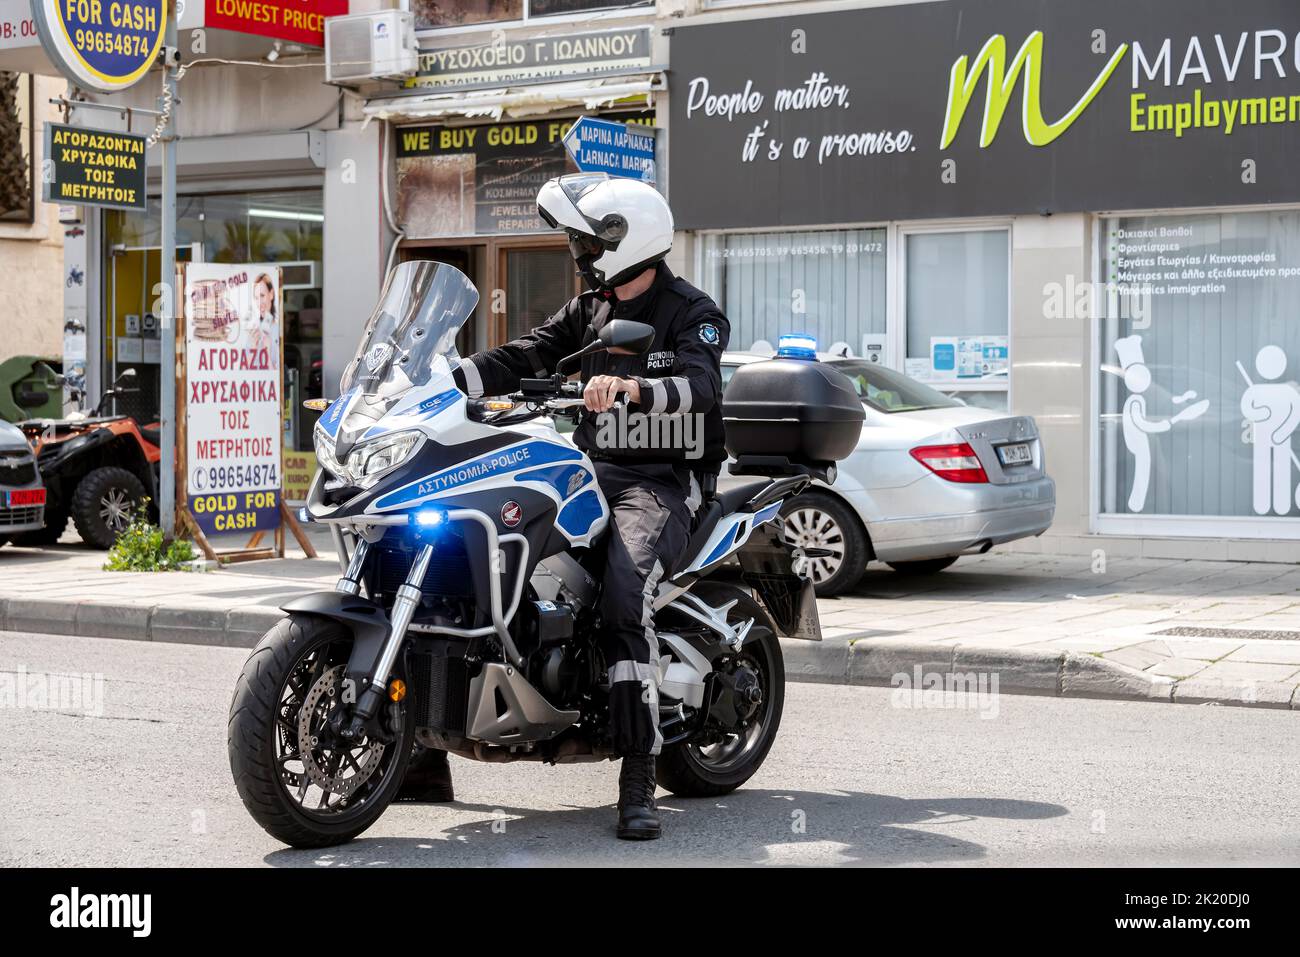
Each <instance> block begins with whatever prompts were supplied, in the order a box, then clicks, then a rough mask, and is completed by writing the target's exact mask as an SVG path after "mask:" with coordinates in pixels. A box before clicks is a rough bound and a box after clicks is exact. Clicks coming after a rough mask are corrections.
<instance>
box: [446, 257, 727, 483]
mask: <svg viewBox="0 0 1300 957" xmlns="http://www.w3.org/2000/svg"><path fill="white" fill-rule="evenodd" d="M611 319H634V320H636V321H638V322H645V323H649V324H650V325H652V326H654V328H655V338H654V343H653V344H652V345H651V347H650V350H649V352H647V353H645V354H644V355H640V356H623V355H611V354H610V353H607V352H596V353H593V354H592V355H589V356H585V357H584V358H583V359H582V368H581V371H582V381H583V382H587V381H588V380H590V379H591V378H592V377H593V376H598V375H616V376H621V377H622V378H625V379H634V380H636V383H637V385H638V386H639V387H640V391H641V401H640V403H639V404H638V403H632V404H629V405H628V407H627V409H626V413H624V412H618V411H615V412H607V413H602V414H601V415H594V414H592V413H589V412H588V413H584V414H583V416H582V421H581V422H580V423H579V425H578V430H577V432H576V433H575V434H574V442H575V443H576V444H577V446H578V447H579V448H581V449H583V450H584V451H585V452H587V453H588V454H589V455H590V456H591V457H592V458H593V459H597V460H611V461H618V462H622V463H624V464H629V465H632V464H636V463H638V462H654V463H672V464H674V465H686V466H688V467H689V468H690V469H692V470H694V471H702V472H710V473H715V474H716V473H717V471H718V468H719V465H720V463H721V462H722V461H723V460H724V459H726V457H727V453H726V450H725V449H724V448H723V432H722V371H721V357H722V352H723V350H724V349H726V348H727V340H728V338H729V335H730V331H731V328H730V325H729V324H728V323H727V319H726V317H725V316H723V315H722V312H721V311H720V310H719V309H718V307H717V304H716V303H714V301H713V300H712V299H710V298H709V297H708V296H707V295H705V294H704V293H702V292H700V290H698V289H696V288H695V287H694V286H692V285H691V284H690V283H688V282H687V281H686V280H684V279H681V278H678V277H676V276H674V275H673V274H672V272H671V270H669V269H668V267H667V266H665V265H664V264H663V263H659V265H658V266H657V267H656V273H655V279H654V283H653V284H652V285H651V286H650V288H649V289H647V290H646V291H645V292H644V293H642V294H641V295H640V296H637V297H636V298H635V299H632V300H630V301H628V302H618V301H616V300H614V299H613V298H607V297H606V296H604V295H602V294H600V293H594V292H585V293H583V294H582V295H580V296H578V297H576V298H574V299H571V300H569V302H568V303H567V304H566V305H565V306H564V308H563V309H561V310H560V311H559V312H557V313H556V314H555V315H553V316H552V317H551V318H550V319H548V320H546V322H544V323H543V324H542V325H540V326H538V327H537V328H536V329H534V330H533V331H532V332H530V333H528V334H527V335H525V336H521V337H520V338H519V339H516V340H515V341H514V342H508V343H506V344H505V345H502V346H498V347H497V348H495V349H489V350H488V351H487V352H480V353H477V354H476V355H473V356H470V357H469V358H468V359H467V360H465V362H464V363H463V364H462V366H461V368H460V369H458V370H457V371H456V382H457V385H459V386H460V387H461V388H462V389H464V390H465V391H466V393H468V394H469V395H470V397H471V398H474V397H478V396H481V395H503V394H505V393H507V392H513V391H514V390H515V389H517V388H518V387H519V380H520V379H521V378H541V377H543V376H547V375H550V374H551V373H553V372H554V371H555V367H556V366H557V365H558V364H559V362H560V360H561V359H563V358H564V357H565V356H569V355H572V354H573V353H575V352H577V351H578V350H579V349H581V348H582V347H583V346H584V345H586V344H587V343H589V342H591V340H592V339H594V338H595V336H596V332H597V331H598V330H599V329H600V328H601V327H602V326H604V324H605V323H607V322H609V321H610V320H611ZM633 413H641V415H634V414H633ZM676 413H684V414H683V415H676ZM686 419H690V420H692V421H690V422H686V421H684V420H686Z"/></svg>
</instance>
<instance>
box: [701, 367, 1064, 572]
mask: <svg viewBox="0 0 1300 957" xmlns="http://www.w3.org/2000/svg"><path fill="white" fill-rule="evenodd" d="M765 358H767V357H766V356H761V355H753V354H749V353H727V354H726V355H724V356H723V359H722V363H723V366H722V374H723V380H724V383H725V382H728V381H730V378H731V375H732V374H733V373H734V372H735V370H736V369H737V368H738V367H739V366H741V365H743V364H745V363H749V362H759V361H762V360H763V359H765ZM821 361H824V362H827V363H828V364H830V365H831V366H832V367H833V368H836V369H838V370H839V371H840V372H843V373H844V374H845V375H847V376H848V377H849V378H850V379H851V380H852V381H853V383H854V385H855V387H856V388H857V390H858V395H859V396H860V397H861V399H862V405H863V408H864V410H865V412H866V421H865V422H864V423H863V427H862V438H861V439H860V440H859V442H858V447H857V449H855V450H854V452H853V453H852V454H851V455H850V456H849V457H848V458H847V459H845V460H844V461H842V462H841V463H840V464H839V474H838V476H837V477H836V479H835V483H834V485H823V484H821V483H818V484H817V485H816V486H815V487H814V488H813V489H812V490H810V491H808V492H806V493H804V494H803V495H799V496H797V497H796V498H794V499H792V500H791V501H790V502H788V503H787V504H786V506H785V508H784V509H783V513H784V515H785V523H786V524H785V534H786V538H787V539H789V540H790V541H791V542H792V543H794V544H796V545H799V546H802V547H804V548H808V549H814V550H815V551H814V553H813V554H814V557H812V558H810V559H809V571H810V573H811V574H812V577H813V581H814V583H815V585H816V587H817V593H818V594H819V595H837V594H840V593H842V592H844V591H847V590H849V589H851V588H852V587H853V586H854V585H856V584H857V582H858V580H859V579H860V578H861V577H862V573H863V571H864V570H865V569H866V566H867V563H868V562H870V561H872V560H875V561H881V562H884V563H885V564H887V565H889V567H890V568H893V569H895V570H896V571H898V572H902V573H909V574H932V573H934V572H938V571H941V570H943V569H944V568H947V567H948V566H949V565H951V564H952V563H953V562H955V561H956V560H957V558H958V557H959V556H961V555H967V554H978V553H982V552H986V551H988V550H989V549H990V548H992V547H993V546H994V545H1000V544H1002V543H1004V542H1009V541H1012V540H1014V539H1017V538H1026V537H1028V536H1032V535H1041V534H1042V533H1043V532H1045V531H1046V530H1047V528H1048V526H1050V525H1051V524H1052V516H1053V513H1054V512H1055V510H1056V483H1054V482H1053V481H1052V479H1051V478H1049V477H1048V475H1047V472H1046V469H1045V468H1044V462H1043V446H1042V443H1041V442H1040V441H1039V437H1038V427H1037V425H1036V424H1035V422H1034V420H1033V419H1032V418H1030V417H1028V416H1016V415H1007V414H1006V413H1000V412H991V411H989V410H987V409H978V408H973V407H970V406H966V405H964V404H962V403H961V402H959V401H957V400H956V399H952V398H949V397H948V396H945V395H944V394H943V393H941V392H938V391H936V390H935V389H932V388H930V387H929V386H927V385H924V384H923V383H920V382H917V381H916V380H915V379H909V378H908V377H907V376H905V375H902V374H901V373H899V372H895V371H893V370H892V369H887V368H885V367H883V366H880V365H878V364H876V363H872V362H869V361H867V360H864V359H852V358H839V357H835V356H823V357H821ZM724 388H725V385H724ZM733 481H739V479H729V478H727V477H726V476H725V475H724V477H723V478H722V480H721V484H723V485H724V486H725V484H726V483H728V482H733Z"/></svg>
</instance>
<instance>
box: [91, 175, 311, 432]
mask: <svg viewBox="0 0 1300 957" xmlns="http://www.w3.org/2000/svg"><path fill="white" fill-rule="evenodd" d="M160 222H161V219H160V211H159V207H158V200H157V199H151V200H150V201H149V208H148V210H147V211H146V212H145V213H125V212H120V211H108V212H106V214H105V245H106V248H107V257H106V267H105V290H104V307H103V310H102V314H103V316H104V320H103V348H102V350H101V354H102V356H103V380H102V381H104V382H111V381H113V379H114V378H116V377H117V376H118V375H120V374H121V373H122V371H123V370H124V369H126V368H134V369H136V370H137V375H138V376H139V379H138V382H139V383H140V384H141V386H142V388H141V392H140V393H139V394H138V395H136V396H135V397H134V398H133V399H132V400H131V401H132V402H133V404H131V405H130V406H129V407H127V406H124V407H123V408H121V409H120V410H119V411H121V412H125V413H130V414H132V415H135V416H137V417H138V418H141V419H146V420H153V419H155V418H156V417H157V415H158V399H157V396H158V391H157V389H158V387H157V382H158V363H159V360H160V342H159V338H158V337H159V327H158V319H157V316H156V315H155V314H154V312H155V310H154V307H153V301H154V293H153V289H154V286H155V283H157V282H158V281H159V278H160V277H159V267H160V263H161V255H160V251H161V237H160V235H159V223H160ZM324 228H325V216H324V206H323V195H322V193H321V191H320V190H318V189H317V190H284V191H275V192H269V191H268V192H258V193H219V194H206V195H197V196H180V197H178V199H177V224H176V240H177V260H178V261H179V262H190V261H202V262H225V263H239V262H247V263H277V264H279V265H280V266H281V269H282V271H283V275H284V279H283V285H282V290H283V298H284V316H283V326H282V336H283V343H284V402H285V437H284V438H285V446H286V448H289V449H296V450H300V451H306V450H310V449H311V447H312V434H311V433H312V427H313V426H314V425H315V420H316V418H317V416H318V415H319V413H315V412H311V411H309V410H307V409H304V408H303V407H302V400H303V399H310V398H319V397H320V396H321V395H322V385H323V383H322V368H323V367H322V360H323V353H322V331H323V320H324V312H323V309H324V297H323V295H322V283H323V275H324V273H323V269H322V259H323V251H324Z"/></svg>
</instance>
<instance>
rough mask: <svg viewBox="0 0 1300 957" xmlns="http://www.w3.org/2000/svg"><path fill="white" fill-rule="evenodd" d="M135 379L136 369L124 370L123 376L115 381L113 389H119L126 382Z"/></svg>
mask: <svg viewBox="0 0 1300 957" xmlns="http://www.w3.org/2000/svg"><path fill="white" fill-rule="evenodd" d="M134 378H135V370H134V369H123V370H122V374H121V375H119V376H118V377H117V378H116V379H114V380H113V388H117V387H118V386H119V385H121V384H122V383H124V382H130V381H131V380H132V379H134Z"/></svg>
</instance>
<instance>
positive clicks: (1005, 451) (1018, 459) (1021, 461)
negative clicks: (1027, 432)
mask: <svg viewBox="0 0 1300 957" xmlns="http://www.w3.org/2000/svg"><path fill="white" fill-rule="evenodd" d="M1033 460H1034V453H1033V452H1031V451H1030V449H1029V443H1028V442H1017V443H1015V444H1014V445H999V446H998V461H999V462H1001V463H1002V464H1003V465H1028V464H1029V463H1030V462H1032V461H1033Z"/></svg>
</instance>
